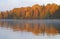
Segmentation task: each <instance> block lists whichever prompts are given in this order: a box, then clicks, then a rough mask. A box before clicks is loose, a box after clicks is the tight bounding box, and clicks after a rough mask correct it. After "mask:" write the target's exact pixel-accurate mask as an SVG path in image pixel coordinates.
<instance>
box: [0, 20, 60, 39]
mask: <svg viewBox="0 0 60 39" xmlns="http://www.w3.org/2000/svg"><path fill="white" fill-rule="evenodd" d="M0 39H60V20H0Z"/></svg>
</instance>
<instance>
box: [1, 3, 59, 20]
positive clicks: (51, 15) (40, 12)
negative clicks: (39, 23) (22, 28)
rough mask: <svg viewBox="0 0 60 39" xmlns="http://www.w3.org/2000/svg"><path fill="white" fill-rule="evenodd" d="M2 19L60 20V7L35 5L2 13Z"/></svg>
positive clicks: (55, 5)
mask: <svg viewBox="0 0 60 39" xmlns="http://www.w3.org/2000/svg"><path fill="white" fill-rule="evenodd" d="M0 19H60V6H59V5H57V4H47V5H46V6H45V5H38V4H36V5H34V6H32V7H21V8H14V9H13V10H10V11H5V12H0Z"/></svg>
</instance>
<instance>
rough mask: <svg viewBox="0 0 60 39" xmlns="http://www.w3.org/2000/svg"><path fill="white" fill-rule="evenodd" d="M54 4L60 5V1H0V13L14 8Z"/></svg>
mask: <svg viewBox="0 0 60 39" xmlns="http://www.w3.org/2000/svg"><path fill="white" fill-rule="evenodd" d="M47 3H56V4H58V5H60V0H0V11H6V10H11V9H13V8H16V7H26V6H32V5H34V4H39V5H43V4H45V5H46V4H47Z"/></svg>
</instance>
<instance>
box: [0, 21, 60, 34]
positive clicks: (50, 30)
mask: <svg viewBox="0 0 60 39" xmlns="http://www.w3.org/2000/svg"><path fill="white" fill-rule="evenodd" d="M0 27H5V28H10V29H12V30H13V31H21V32H22V31H26V32H32V33H33V34H36V35H38V34H40V33H47V34H48V35H49V34H52V35H56V34H59V32H60V31H59V30H58V28H56V26H55V25H53V24H45V23H29V22H25V23H23V22H10V21H6V22H5V21H1V22H0Z"/></svg>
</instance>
